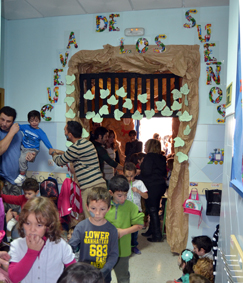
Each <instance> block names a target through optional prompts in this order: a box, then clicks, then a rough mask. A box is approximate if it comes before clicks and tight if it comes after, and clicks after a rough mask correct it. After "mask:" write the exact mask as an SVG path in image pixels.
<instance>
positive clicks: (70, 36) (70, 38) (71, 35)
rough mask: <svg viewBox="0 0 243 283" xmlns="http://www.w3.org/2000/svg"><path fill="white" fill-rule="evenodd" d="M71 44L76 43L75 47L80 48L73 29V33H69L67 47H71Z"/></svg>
mask: <svg viewBox="0 0 243 283" xmlns="http://www.w3.org/2000/svg"><path fill="white" fill-rule="evenodd" d="M71 44H74V47H75V48H78V44H77V42H76V38H75V35H74V32H73V31H71V33H70V35H69V42H68V45H67V49H70V47H71Z"/></svg>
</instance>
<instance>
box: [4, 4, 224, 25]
mask: <svg viewBox="0 0 243 283" xmlns="http://www.w3.org/2000/svg"><path fill="white" fill-rule="evenodd" d="M228 5H229V0H2V17H3V18H5V19H7V20H21V19H33V18H45V17H58V16H71V15H83V14H99V13H114V12H115V13H117V12H123V11H139V10H151V9H169V8H182V7H185V8H188V7H191V8H197V7H208V6H228Z"/></svg>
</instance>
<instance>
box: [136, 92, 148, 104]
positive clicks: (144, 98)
mask: <svg viewBox="0 0 243 283" xmlns="http://www.w3.org/2000/svg"><path fill="white" fill-rule="evenodd" d="M147 96H148V95H147V93H143V94H139V95H138V100H139V101H141V102H142V103H147V102H148V99H147Z"/></svg>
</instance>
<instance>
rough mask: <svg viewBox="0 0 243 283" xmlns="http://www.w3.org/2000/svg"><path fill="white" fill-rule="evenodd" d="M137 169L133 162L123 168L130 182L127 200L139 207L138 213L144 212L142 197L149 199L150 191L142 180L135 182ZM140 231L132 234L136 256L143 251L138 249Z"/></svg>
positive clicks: (133, 250)
mask: <svg viewBox="0 0 243 283" xmlns="http://www.w3.org/2000/svg"><path fill="white" fill-rule="evenodd" d="M136 172H137V168H136V166H135V164H133V163H132V162H127V163H125V165H124V167H123V173H124V176H125V177H126V178H127V181H128V182H129V191H128V193H127V200H130V201H131V202H133V203H135V204H136V205H137V207H138V211H139V212H142V207H141V197H142V198H143V199H147V198H148V190H147V188H146V187H145V185H144V183H143V181H141V180H135V176H136ZM137 239H138V231H137V232H135V233H132V243H131V244H132V252H133V253H135V254H141V251H140V250H139V249H138V248H137V245H138V241H137Z"/></svg>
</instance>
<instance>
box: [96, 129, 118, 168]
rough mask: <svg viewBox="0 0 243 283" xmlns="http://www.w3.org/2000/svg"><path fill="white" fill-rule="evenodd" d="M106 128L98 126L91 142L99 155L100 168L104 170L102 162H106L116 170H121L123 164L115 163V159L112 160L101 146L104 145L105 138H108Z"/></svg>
mask: <svg viewBox="0 0 243 283" xmlns="http://www.w3.org/2000/svg"><path fill="white" fill-rule="evenodd" d="M108 135H109V133H108V130H107V129H106V128H104V127H98V128H97V129H96V130H95V134H94V136H95V141H93V144H94V146H95V148H96V150H97V153H98V157H99V163H100V170H101V172H102V173H103V171H104V162H106V163H107V164H108V165H110V166H111V167H113V168H116V169H117V170H122V169H123V166H122V165H121V164H119V163H117V162H116V161H115V160H113V159H112V158H111V157H110V156H109V154H108V152H107V150H106V149H105V148H104V147H103V145H105V143H106V141H107V139H108Z"/></svg>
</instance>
